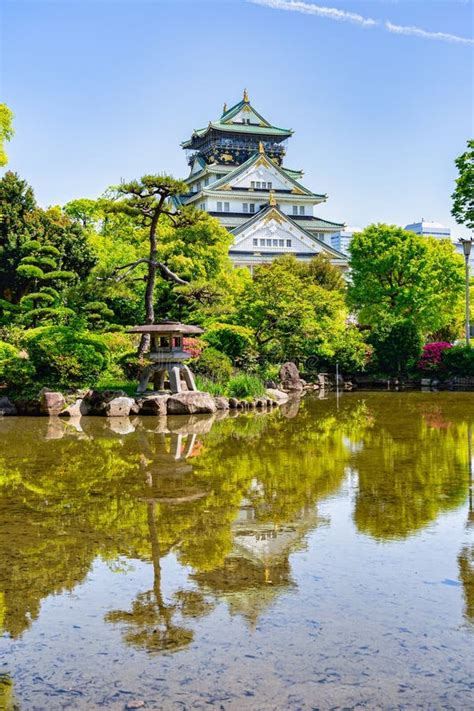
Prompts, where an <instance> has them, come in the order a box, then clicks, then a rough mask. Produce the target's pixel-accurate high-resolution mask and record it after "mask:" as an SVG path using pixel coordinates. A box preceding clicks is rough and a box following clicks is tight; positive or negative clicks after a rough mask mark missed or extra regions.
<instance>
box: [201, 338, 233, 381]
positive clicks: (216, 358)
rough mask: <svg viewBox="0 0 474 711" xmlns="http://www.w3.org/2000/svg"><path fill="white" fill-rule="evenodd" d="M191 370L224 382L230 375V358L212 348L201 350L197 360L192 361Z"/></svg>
mask: <svg viewBox="0 0 474 711" xmlns="http://www.w3.org/2000/svg"><path fill="white" fill-rule="evenodd" d="M192 368H193V369H194V370H195V371H196V373H199V374H200V375H204V376H207V377H208V378H211V379H212V380H216V381H221V382H226V381H227V380H229V378H230V376H231V375H232V362H231V360H230V358H229V357H228V356H226V354H225V353H221V352H220V351H218V350H217V349H216V348H212V346H210V347H209V348H205V349H204V350H203V352H202V353H201V355H200V356H199V358H197V360H195V361H193V363H192Z"/></svg>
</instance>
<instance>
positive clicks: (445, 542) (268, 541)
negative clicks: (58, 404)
mask: <svg viewBox="0 0 474 711" xmlns="http://www.w3.org/2000/svg"><path fill="white" fill-rule="evenodd" d="M472 430H474V394H472V393H409V394H407V393H404V394H398V393H354V394H352V393H351V394H347V395H344V396H343V397H341V398H339V399H338V400H337V399H336V398H335V397H334V396H331V397H329V398H328V399H318V398H317V397H313V396H310V397H308V398H306V399H305V400H304V401H303V402H302V403H301V404H298V403H297V402H294V403H291V404H289V405H287V406H285V407H284V408H282V409H281V410H278V411H277V412H272V413H271V414H268V415H259V414H252V415H250V414H249V415H239V416H237V417H232V416H231V415H227V416H217V417H216V416H209V417H192V418H186V417H174V418H151V417H150V418H134V419H131V420H129V419H128V418H127V419H125V420H121V419H120V420H109V421H107V420H105V419H101V418H83V419H82V420H80V421H78V422H62V421H60V420H58V419H56V418H52V419H50V420H48V419H46V418H37V419H35V418H4V419H3V420H2V421H1V422H0V627H1V628H2V630H1V631H2V636H1V637H0V675H1V676H0V709H4V708H7V709H9V708H20V709H22V710H30V709H47V710H48V711H49V710H55V709H95V708H104V709H113V710H115V709H126V708H144V709H194V708H197V709H200V708H216V709H238V710H239V711H240V710H242V709H243V710H245V709H263V710H267V709H323V710H324V709H349V708H350V709H352V708H369V709H373V708H382V709H414V708H420V709H472V708H474V511H473V498H472V496H473V494H472V468H473V464H474V463H473V458H474V444H473V441H472V440H473V434H472ZM470 487H471V488H470Z"/></svg>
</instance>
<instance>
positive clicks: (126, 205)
mask: <svg viewBox="0 0 474 711" xmlns="http://www.w3.org/2000/svg"><path fill="white" fill-rule="evenodd" d="M187 191H188V187H187V185H186V183H184V182H182V181H180V180H174V178H171V177H170V176H168V175H163V176H159V175H144V176H143V177H142V178H140V180H132V181H130V182H129V183H122V184H121V185H119V186H118V187H117V188H116V199H115V200H104V201H102V207H103V209H104V210H105V211H106V212H111V213H123V214H125V215H129V216H131V217H134V218H136V219H138V220H140V222H141V223H142V225H143V226H144V227H146V228H147V231H148V255H147V256H146V257H144V256H141V257H140V258H139V259H136V260H135V261H133V262H131V263H128V264H124V265H121V266H120V267H116V269H115V273H116V274H118V273H120V272H123V274H122V275H121V277H120V278H121V279H123V278H126V277H127V276H128V275H129V274H130V273H131V272H133V271H134V270H135V269H136V268H137V267H139V266H140V265H142V264H146V265H147V276H146V289H145V322H146V323H147V324H152V323H154V321H155V284H156V274H157V272H159V274H160V275H161V276H162V277H163V278H164V279H168V280H170V281H173V282H174V283H176V284H181V285H184V284H187V281H186V280H185V279H182V278H181V277H180V276H178V274H176V273H174V272H173V271H171V269H169V267H167V266H166V264H164V263H163V262H160V261H158V239H157V230H158V223H159V221H160V218H161V217H162V216H164V215H167V216H168V217H170V218H171V219H172V220H174V221H176V222H178V221H179V222H180V223H181V224H183V223H184V222H185V221H186V218H184V220H183V219H181V218H182V216H181V214H180V213H179V212H177V211H173V210H172V209H170V205H169V202H170V198H172V197H176V196H179V195H182V194H184V193H186V192H187ZM190 219H191V222H192V217H191V218H190ZM124 270H125V271H124ZM148 343H149V337H147V336H143V337H142V339H141V342H140V347H139V351H138V353H139V355H143V353H144V352H145V350H146V347H147V345H148Z"/></svg>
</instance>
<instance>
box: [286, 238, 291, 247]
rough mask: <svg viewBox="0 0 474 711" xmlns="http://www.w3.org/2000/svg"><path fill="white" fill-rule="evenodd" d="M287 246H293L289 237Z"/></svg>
mask: <svg viewBox="0 0 474 711" xmlns="http://www.w3.org/2000/svg"><path fill="white" fill-rule="evenodd" d="M286 246H287V247H291V239H287V240H286Z"/></svg>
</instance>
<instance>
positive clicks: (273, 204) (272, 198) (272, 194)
mask: <svg viewBox="0 0 474 711" xmlns="http://www.w3.org/2000/svg"><path fill="white" fill-rule="evenodd" d="M268 204H269V205H270V206H271V207H276V200H275V191H274V190H270V195H269V196H268Z"/></svg>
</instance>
